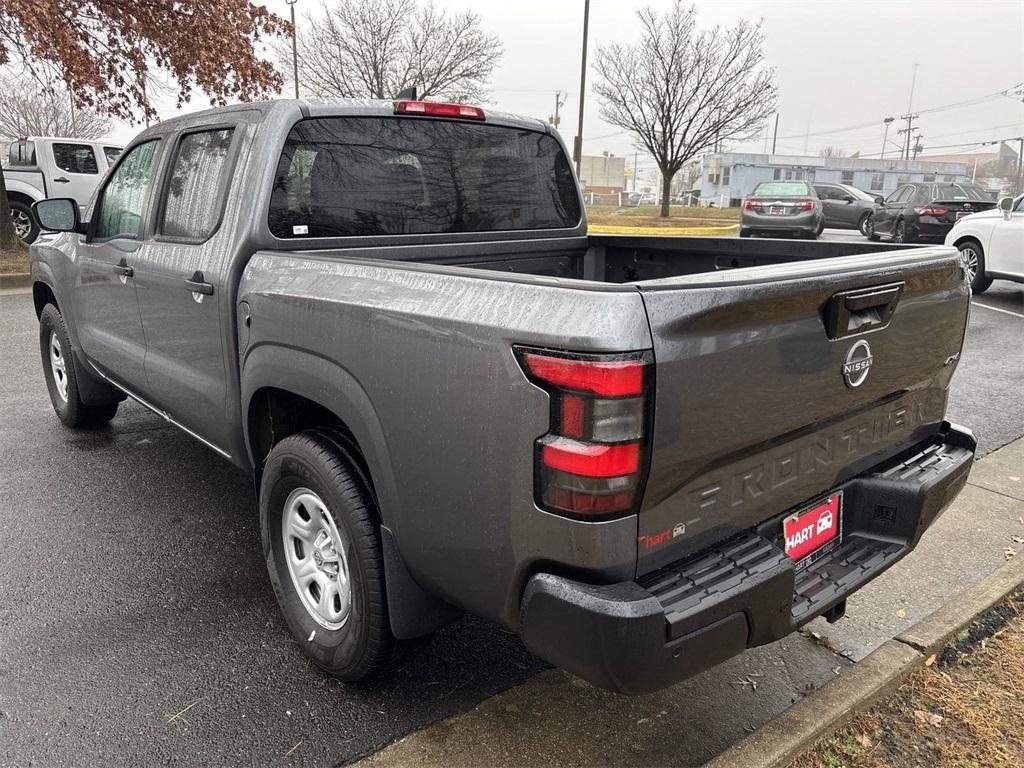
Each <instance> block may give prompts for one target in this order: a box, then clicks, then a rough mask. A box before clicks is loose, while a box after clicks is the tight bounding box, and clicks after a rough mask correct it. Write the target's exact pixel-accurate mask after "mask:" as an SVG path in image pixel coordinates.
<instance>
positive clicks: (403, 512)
mask: <svg viewBox="0 0 1024 768" xmlns="http://www.w3.org/2000/svg"><path fill="white" fill-rule="evenodd" d="M34 214H35V216H36V217H37V219H38V220H39V223H40V224H41V225H42V228H43V229H44V230H50V231H51V232H56V233H57V234H43V235H42V236H41V237H40V239H39V242H37V244H35V245H34V246H33V248H32V278H33V281H34V285H33V295H34V299H35V309H36V312H37V314H38V316H39V327H40V349H41V353H42V363H43V371H44V374H45V378H46V384H47V387H48V389H49V394H50V398H51V400H52V402H53V406H54V409H55V410H56V412H57V415H58V417H59V418H60V419H61V420H62V421H63V422H64V423H65V424H66V425H67V426H68V427H74V428H81V427H93V428H95V427H96V426H97V425H103V424H106V423H107V422H108V421H109V420H110V419H112V418H113V417H114V416H115V413H116V411H117V408H118V404H119V402H120V401H121V400H123V399H124V398H125V397H126V396H128V397H131V398H133V399H135V400H137V401H138V402H139V403H141V404H142V405H144V406H146V407H147V408H149V409H151V410H152V411H154V412H155V413H157V414H159V415H160V416H162V417H163V418H165V419H167V420H168V421H169V422H171V423H173V424H175V425H177V426H178V427H180V428H181V429H183V430H184V431H186V432H187V433H188V434H190V435H192V436H193V437H195V438H196V439H197V440H199V441H200V442H201V443H203V444H204V445H205V446H207V447H208V448H209V449H210V450H212V451H214V452H215V453H217V454H219V455H220V456H221V457H223V458H224V459H226V460H228V461H230V462H233V463H234V464H236V465H237V466H239V467H241V468H243V469H244V470H246V471H248V472H251V473H252V474H253V477H254V482H255V487H256V492H257V497H258V506H259V518H260V526H261V536H262V545H263V550H264V552H265V555H266V561H267V566H268V569H269V574H270V580H271V583H272V584H273V587H274V590H275V592H276V594H277V597H278V600H279V601H280V605H281V608H282V611H283V613H284V617H285V619H286V622H287V625H288V627H289V629H290V631H291V633H292V635H293V636H294V638H295V640H296V642H297V643H298V645H299V647H301V648H302V650H303V651H304V652H305V653H306V654H307V655H308V656H309V657H310V658H311V659H312V660H313V661H314V662H315V663H316V664H317V665H318V666H319V667H320V668H321V669H323V670H324V671H326V672H327V673H329V674H332V675H335V676H337V677H339V678H341V679H343V680H350V681H352V680H359V679H363V678H365V677H367V676H369V675H372V674H375V673H378V672H380V671H382V670H383V669H385V668H386V667H387V666H388V664H389V662H390V661H391V660H392V659H393V658H394V656H395V652H396V651H397V650H399V649H401V648H403V647H404V646H407V645H408V643H409V642H412V641H414V640H415V639H416V638H420V637H423V636H426V635H428V634H429V633H431V632H433V631H434V630H436V629H438V628H440V627H442V626H444V625H445V624H446V623H448V622H450V621H452V620H454V619H455V618H457V617H458V616H460V615H461V614H462V613H463V612H465V611H468V612H470V613H473V614H476V615H478V616H482V617H485V618H487V619H490V620H493V621H495V622H498V623H500V624H501V625H503V626H505V627H507V628H509V629H511V630H514V631H516V632H519V633H520V634H521V636H522V638H523V640H524V642H525V644H526V646H527V647H528V648H529V649H530V650H532V651H533V652H534V653H536V654H537V655H539V656H541V657H542V658H544V659H546V660H548V661H549V662H551V663H553V664H556V665H558V666H561V667H563V668H565V669H567V670H570V671H571V672H573V673H576V674H577V675H579V676H581V677H583V678H585V679H587V680H590V681H593V682H594V683H596V684H598V685H601V686H605V687H608V688H611V689H615V690H619V691H624V692H631V693H636V692H642V691H649V690H653V689H657V688H660V687H663V686H666V685H670V684H672V683H673V682H675V681H678V680H681V679H683V678H685V677H687V676H689V675H693V674H695V673H696V672H699V671H700V670H703V669H706V668H707V667H710V666H712V665H714V664H717V663H719V662H721V661H723V660H724V659H726V658H728V657H730V656H733V655H734V654H737V653H740V652H741V651H742V650H743V649H744V648H749V647H752V646H756V645H760V644H764V643H768V642H771V641H773V640H777V639H779V638H781V637H783V636H785V635H786V634H788V633H790V632H792V631H793V630H794V629H796V628H797V627H799V626H800V625H802V624H804V623H805V622H807V621H809V620H810V619H812V618H813V617H816V616H822V615H824V616H826V617H827V618H829V619H830V620H836V619H838V618H839V617H841V616H842V614H843V611H844V608H845V602H846V598H847V597H848V596H849V595H850V594H851V593H853V592H854V591H856V590H857V589H858V588H860V587H861V586H863V585H864V584H865V583H866V582H868V581H870V580H871V579H873V578H874V577H876V576H878V575H879V574H880V573H882V572H883V571H884V570H886V569H887V568H888V567H889V566H891V565H892V564H893V563H895V562H896V561H897V560H899V559H900V558H902V557H903V556H905V555H906V554H907V553H909V552H910V551H911V550H912V549H913V548H914V547H915V545H916V544H917V542H918V540H919V539H920V538H921V535H922V534H923V533H924V531H925V529H927V528H928V526H930V525H931V524H932V522H933V521H934V520H935V519H936V517H937V516H938V515H939V513H940V512H941V511H942V509H943V508H944V507H945V506H946V505H947V504H948V503H949V502H950V501H951V500H952V499H953V498H954V497H955V496H956V494H957V493H958V492H959V490H960V489H961V488H962V487H963V485H964V483H965V481H966V479H967V475H968V472H969V470H970V466H971V461H972V458H973V454H974V447H975V442H974V439H973V437H972V435H971V433H970V432H969V431H967V430H965V429H962V428H959V427H956V426H953V425H951V424H949V423H948V422H946V421H945V420H944V415H945V410H946V400H947V395H948V388H949V382H950V378H951V377H952V375H953V372H954V370H955V368H956V364H957V361H958V359H959V355H960V350H961V346H962V344H963V340H964V333H965V327H966V323H967V317H968V308H969V299H970V289H969V287H968V284H967V283H966V282H965V277H964V269H963V267H962V265H961V261H960V259H959V258H958V255H957V252H956V250H955V249H953V248H950V247H945V246H934V247H904V248H902V249H898V248H893V247H892V246H888V245H880V244H876V243H867V242H863V243H810V242H797V241H787V240H767V241H756V242H754V241H748V240H739V239H726V238H722V239H705V238H684V237H631V236H610V235H609V236H601V235H593V234H589V235H588V233H587V224H586V220H585V216H584V210H583V205H582V200H581V195H580V192H579V188H578V186H577V183H576V180H575V178H574V176H573V173H572V169H571V167H570V164H569V161H568V160H567V158H566V154H565V149H564V147H563V145H562V143H561V142H560V140H559V139H558V136H557V134H555V133H553V132H552V131H551V129H550V128H549V127H548V126H546V125H544V124H542V123H541V122H539V121H536V120H531V119H523V118H517V117H513V116H510V115H505V114H498V113H493V112H490V111H488V112H486V113H485V112H484V111H483V110H481V109H479V108H476V107H468V106H464V105H454V104H436V103H426V102H421V101H405V100H403V101H396V102H379V101H374V102H356V103H352V102H349V103H314V102H306V101H279V102H275V103H269V104H245V105H239V106H234V107H228V108H221V109H215V110H211V111H207V112H201V113H197V114H193V115H189V116H186V117H181V118H176V119H173V120H168V121H166V122H162V123H159V124H158V125H155V126H153V127H152V128H150V129H148V130H146V131H144V132H143V133H141V134H140V135H139V136H138V137H137V138H136V139H135V140H134V141H132V142H131V144H130V145H129V146H128V147H127V148H126V149H125V151H124V154H123V155H122V156H121V157H120V158H119V160H118V162H117V164H116V165H115V166H114V168H113V169H112V170H111V171H110V172H109V173H108V174H107V176H106V178H105V179H104V181H103V183H102V184H101V186H100V188H99V192H98V194H97V196H96V197H95V198H94V201H93V203H92V205H91V207H90V208H89V210H87V211H86V212H85V214H84V215H83V216H81V217H80V216H79V210H78V207H77V206H75V205H73V204H71V203H69V202H68V201H66V200H46V201H42V202H39V203H36V205H35V207H34ZM82 219H87V221H85V220H82ZM140 501H143V500H141V499H140Z"/></svg>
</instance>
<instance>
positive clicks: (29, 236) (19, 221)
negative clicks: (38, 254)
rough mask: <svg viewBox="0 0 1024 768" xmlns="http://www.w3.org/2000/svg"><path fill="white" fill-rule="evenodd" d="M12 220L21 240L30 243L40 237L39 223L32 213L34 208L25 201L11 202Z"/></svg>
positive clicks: (26, 243)
mask: <svg viewBox="0 0 1024 768" xmlns="http://www.w3.org/2000/svg"><path fill="white" fill-rule="evenodd" d="M10 206H11V220H12V221H13V222H14V229H15V231H16V232H17V233H18V237H19V238H21V242H23V243H24V244H25V245H29V244H31V243H33V242H35V239H36V238H37V237H39V225H38V224H37V223H36V220H35V217H34V216H33V215H32V209H31V208H30V207H29V206H27V205H26V204H25V203H22V202H20V201H17V200H12V201H11V202H10Z"/></svg>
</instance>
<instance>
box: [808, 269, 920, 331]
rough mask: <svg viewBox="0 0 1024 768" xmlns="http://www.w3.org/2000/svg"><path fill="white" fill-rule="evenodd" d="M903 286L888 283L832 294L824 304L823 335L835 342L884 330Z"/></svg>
mask: <svg viewBox="0 0 1024 768" xmlns="http://www.w3.org/2000/svg"><path fill="white" fill-rule="evenodd" d="M905 287H906V284H905V283H890V284H889V285H878V286H872V287H871V288H860V289H857V290H852V291H841V292H840V293H837V294H835V295H833V296H832V298H830V299H829V300H828V301H827V302H826V304H825V312H824V318H823V319H824V321H825V333H826V334H827V335H828V337H829V338H830V339H833V340H834V339H842V338H845V337H847V336H854V335H856V334H858V333H865V332H866V331H872V330H877V329H879V328H884V327H885V326H887V325H888V324H889V321H890V320H892V314H893V312H894V311H895V310H896V305H897V304H898V303H899V300H900V296H902V295H903V289H904V288H905Z"/></svg>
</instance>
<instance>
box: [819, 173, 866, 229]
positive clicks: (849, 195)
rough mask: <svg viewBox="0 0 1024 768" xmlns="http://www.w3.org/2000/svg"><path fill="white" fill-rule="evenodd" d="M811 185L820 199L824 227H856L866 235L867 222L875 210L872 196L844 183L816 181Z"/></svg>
mask: <svg viewBox="0 0 1024 768" xmlns="http://www.w3.org/2000/svg"><path fill="white" fill-rule="evenodd" d="M813 186H814V191H815V193H817V195H818V199H819V200H821V210H822V213H823V214H824V216H825V226H826V227H836V228H838V229H857V230H860V233H861V234H862V235H864V236H865V237H866V236H867V234H868V227H869V225H868V222H869V221H871V216H872V214H874V212H875V205H876V203H875V197H874V196H872V195H869V194H868V193H867V192H861V191H860V190H859V189H857V188H856V187H851V186H848V185H846V184H836V183H833V182H817V181H816V182H814V185H813Z"/></svg>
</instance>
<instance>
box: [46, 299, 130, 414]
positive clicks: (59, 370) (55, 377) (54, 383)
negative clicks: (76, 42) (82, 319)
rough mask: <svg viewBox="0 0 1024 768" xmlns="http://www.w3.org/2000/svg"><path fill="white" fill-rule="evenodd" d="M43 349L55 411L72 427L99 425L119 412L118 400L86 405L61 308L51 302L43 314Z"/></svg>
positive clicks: (48, 386) (47, 384) (47, 387)
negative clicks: (82, 396)
mask: <svg viewBox="0 0 1024 768" xmlns="http://www.w3.org/2000/svg"><path fill="white" fill-rule="evenodd" d="M39 352H40V355H41V357H42V362H43V375H44V376H45V378H46V389H47V390H48V391H49V393H50V402H51V403H52V404H53V410H54V412H56V414H57V418H59V419H60V420H61V421H62V422H64V423H65V424H66V425H67V426H69V427H99V426H102V425H104V424H106V423H107V422H108V421H110V420H111V419H112V418H114V415H115V414H116V413H117V406H118V401H116V400H114V401H111V402H109V403H101V404H99V405H86V404H85V403H83V402H82V398H81V396H80V394H79V391H78V369H77V367H76V364H75V356H74V355H73V354H72V353H71V339H70V337H69V336H68V329H67V326H66V325H65V324H64V318H63V316H62V315H61V314H60V311H59V310H58V309H57V308H56V307H55V306H53V304H47V305H46V306H45V307H43V311H42V313H41V314H40V315H39Z"/></svg>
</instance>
